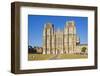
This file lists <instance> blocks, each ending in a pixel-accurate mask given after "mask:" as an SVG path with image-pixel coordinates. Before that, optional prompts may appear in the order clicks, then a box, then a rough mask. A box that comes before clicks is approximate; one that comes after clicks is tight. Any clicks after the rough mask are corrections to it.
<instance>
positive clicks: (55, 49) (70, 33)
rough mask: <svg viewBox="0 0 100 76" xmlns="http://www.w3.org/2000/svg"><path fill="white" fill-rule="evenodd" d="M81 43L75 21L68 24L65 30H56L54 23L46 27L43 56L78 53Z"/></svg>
mask: <svg viewBox="0 0 100 76" xmlns="http://www.w3.org/2000/svg"><path fill="white" fill-rule="evenodd" d="M79 43H80V41H79V38H78V37H77V34H76V27H75V22H74V21H68V22H66V24H65V27H64V30H60V29H58V30H55V29H54V25H53V24H52V23H46V24H45V25H44V30H43V54H68V53H76V52H77V50H76V49H77V44H79Z"/></svg>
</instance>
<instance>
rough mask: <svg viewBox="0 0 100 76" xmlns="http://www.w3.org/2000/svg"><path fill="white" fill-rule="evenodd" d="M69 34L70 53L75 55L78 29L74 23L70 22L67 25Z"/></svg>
mask: <svg viewBox="0 0 100 76" xmlns="http://www.w3.org/2000/svg"><path fill="white" fill-rule="evenodd" d="M66 24H67V32H68V33H67V34H68V38H67V40H68V44H67V45H68V53H75V50H76V40H77V39H76V27H75V22H74V21H68V22H67V23H66Z"/></svg>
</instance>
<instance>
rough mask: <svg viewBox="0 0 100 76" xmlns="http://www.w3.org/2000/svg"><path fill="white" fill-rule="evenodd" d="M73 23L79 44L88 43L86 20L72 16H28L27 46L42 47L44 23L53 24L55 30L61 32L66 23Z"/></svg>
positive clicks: (85, 18)
mask: <svg viewBox="0 0 100 76" xmlns="http://www.w3.org/2000/svg"><path fill="white" fill-rule="evenodd" d="M72 20H73V21H75V23H76V30H77V31H76V32H77V35H78V36H79V37H80V43H81V44H87V43H88V18H87V17H74V16H50V15H28V44H29V45H31V46H33V47H34V46H42V35H43V27H44V24H45V23H48V22H50V23H52V24H54V28H55V29H58V28H59V29H61V30H63V29H64V27H65V24H66V21H72Z"/></svg>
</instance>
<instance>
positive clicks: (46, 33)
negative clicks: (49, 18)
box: [43, 23, 54, 54]
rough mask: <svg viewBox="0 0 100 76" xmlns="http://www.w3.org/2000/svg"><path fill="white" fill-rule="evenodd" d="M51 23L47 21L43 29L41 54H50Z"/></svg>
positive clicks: (52, 30)
mask: <svg viewBox="0 0 100 76" xmlns="http://www.w3.org/2000/svg"><path fill="white" fill-rule="evenodd" d="M53 33H54V27H53V24H51V23H47V24H45V26H44V30H43V54H52V53H53V52H52V44H53Z"/></svg>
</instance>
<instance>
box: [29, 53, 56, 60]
mask: <svg viewBox="0 0 100 76" xmlns="http://www.w3.org/2000/svg"><path fill="white" fill-rule="evenodd" d="M53 56H54V55H51V54H49V55H46V54H28V60H48V59H49V58H51V57H53Z"/></svg>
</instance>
